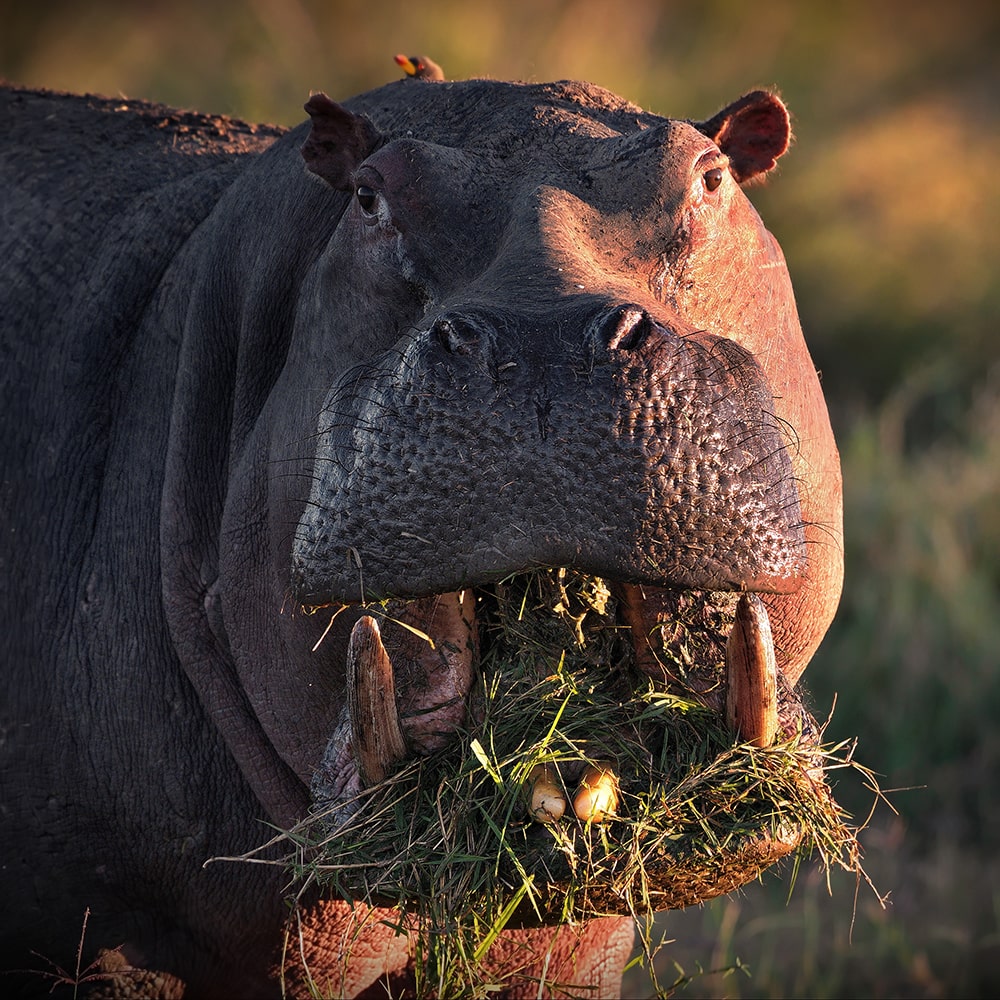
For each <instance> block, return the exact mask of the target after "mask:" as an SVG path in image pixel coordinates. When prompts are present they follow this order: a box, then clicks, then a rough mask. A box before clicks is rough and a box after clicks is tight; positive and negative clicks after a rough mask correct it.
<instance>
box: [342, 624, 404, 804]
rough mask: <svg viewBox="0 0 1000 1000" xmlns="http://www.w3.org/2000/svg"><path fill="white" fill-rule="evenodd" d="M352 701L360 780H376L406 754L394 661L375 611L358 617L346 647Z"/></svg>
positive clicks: (353, 741) (349, 700)
mask: <svg viewBox="0 0 1000 1000" xmlns="http://www.w3.org/2000/svg"><path fill="white" fill-rule="evenodd" d="M347 705H348V711H349V713H350V719H351V744H352V746H353V748H354V758H355V760H356V761H357V764H358V773H359V775H360V778H361V783H362V784H363V785H364V786H365V787H369V786H371V785H377V784H379V783H380V782H382V781H384V780H385V779H386V778H387V777H388V775H389V774H391V773H392V772H393V770H395V768H396V765H398V764H399V762H400V761H402V760H403V759H404V757H405V756H406V741H405V740H404V738H403V730H402V729H401V728H400V724H399V713H398V711H397V709H396V683H395V680H394V678H393V673H392V661H391V660H390V659H389V654H388V653H387V652H386V651H385V646H383V645H382V634H381V632H380V631H379V627H378V623H377V622H376V621H375V619H374V618H372V617H371V616H370V615H365V616H364V617H362V618H359V619H358V620H357V622H355V625H354V628H353V629H352V630H351V640H350V642H349V644H348V647H347Z"/></svg>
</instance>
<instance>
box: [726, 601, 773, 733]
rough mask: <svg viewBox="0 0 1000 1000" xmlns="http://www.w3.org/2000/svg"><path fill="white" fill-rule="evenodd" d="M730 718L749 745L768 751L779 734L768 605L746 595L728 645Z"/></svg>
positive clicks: (740, 603) (737, 612) (740, 604)
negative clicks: (766, 606) (764, 748)
mask: <svg viewBox="0 0 1000 1000" xmlns="http://www.w3.org/2000/svg"><path fill="white" fill-rule="evenodd" d="M726 679H727V684H728V687H727V690H726V717H727V719H728V722H729V725H730V727H731V728H732V729H733V730H734V731H735V732H736V733H737V734H739V736H740V738H741V739H742V740H743V741H744V742H746V743H752V744H753V745H754V746H758V747H766V746H770V745H771V744H772V743H773V742H774V738H775V736H776V734H777V732H778V669H777V665H776V662H775V658H774V641H773V640H772V638H771V623H770V621H769V619H768V617H767V609H766V608H765V607H764V602H763V601H762V600H761V599H760V598H759V597H758V596H757V595H756V594H744V595H743V596H742V597H741V598H740V600H739V603H738V604H737V605H736V620H735V621H734V622H733V630H732V632H730V633H729V639H728V640H727V642H726Z"/></svg>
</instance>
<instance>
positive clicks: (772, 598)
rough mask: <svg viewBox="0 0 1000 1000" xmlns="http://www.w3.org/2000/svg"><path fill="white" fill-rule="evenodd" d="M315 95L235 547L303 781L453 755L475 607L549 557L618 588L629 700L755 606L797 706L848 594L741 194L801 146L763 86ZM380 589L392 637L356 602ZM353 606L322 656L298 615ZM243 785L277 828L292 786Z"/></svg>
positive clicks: (763, 234) (317, 622)
mask: <svg viewBox="0 0 1000 1000" xmlns="http://www.w3.org/2000/svg"><path fill="white" fill-rule="evenodd" d="M306 109H307V111H308V112H309V114H310V117H311V123H310V125H309V130H308V132H306V131H305V130H304V129H303V130H302V131H297V132H296V133H292V135H291V136H290V140H291V141H294V142H296V143H297V145H298V146H299V147H300V148H301V156H302V157H303V158H304V159H305V167H303V165H302V160H301V158H300V159H298V171H299V175H300V176H302V177H303V178H304V179H307V180H308V183H307V184H305V185H304V186H302V187H301V188H300V189H297V190H299V191H300V193H299V194H298V195H297V197H298V199H299V203H298V204H297V205H296V206H293V207H292V208H289V207H288V206H287V205H280V206H276V207H275V208H274V210H273V211H274V214H275V216H278V215H280V214H283V213H287V212H290V211H298V212H300V213H301V215H300V218H308V219H309V224H310V225H313V226H314V227H317V229H316V231H314V232H311V233H310V239H311V240H312V244H311V245H312V246H313V247H315V250H314V251H313V253H314V257H313V263H312V264H311V265H310V267H309V268H308V269H307V270H306V271H305V277H304V278H303V279H302V280H301V285H300V286H299V287H298V288H297V289H296V292H295V319H294V331H293V333H292V337H291V341H290V344H289V345H288V346H287V350H286V351H284V352H283V354H282V363H281V368H280V370H279V373H278V375H277V376H276V380H275V382H274V383H273V385H270V386H267V385H265V386H263V389H262V391H263V392H265V393H267V394H268V397H267V398H268V402H267V405H265V407H264V409H263V411H262V417H261V419H260V420H258V421H257V424H256V429H255V433H258V432H259V433H260V434H261V435H263V436H261V437H257V438H251V439H250V444H249V445H248V446H246V447H243V448H242V449H241V454H242V456H243V457H242V458H241V459H240V464H239V465H238V466H237V467H236V469H235V471H236V475H234V476H231V479H232V481H233V482H234V483H236V484H237V487H238V488H237V489H233V490H231V493H230V497H229V499H228V500H227V513H226V516H225V518H224V520H223V526H222V536H221V537H222V545H221V551H220V577H221V584H220V589H221V590H222V593H223V602H224V606H223V608H222V612H223V616H224V617H225V619H226V631H227V633H228V640H227V641H228V643H229V646H230V648H231V649H232V652H233V656H234V658H235V660H236V663H237V665H238V669H239V670H240V672H241V675H242V678H243V680H242V685H243V689H244V690H245V691H246V692H247V693H248V695H247V696H248V697H249V699H250V701H251V703H252V705H253V710H254V713H255V715H256V718H257V719H258V720H260V724H261V725H263V728H264V730H265V732H266V735H267V750H268V752H270V751H271V750H274V751H276V752H277V754H278V755H279V756H280V758H281V764H280V765H276V768H280V767H286V766H290V767H291V769H292V771H294V773H295V774H296V775H297V776H298V778H299V780H300V781H302V782H304V783H308V782H309V781H311V780H313V779H314V778H315V777H316V775H317V768H318V770H319V772H320V778H319V779H317V780H319V781H320V784H321V785H322V794H321V797H322V798H323V799H324V800H328V799H330V798H331V797H333V798H338V797H342V796H344V795H348V794H349V793H350V790H351V789H352V788H356V787H357V786H358V785H364V784H365V783H371V782H377V781H378V780H379V778H380V777H381V776H383V775H384V774H386V773H388V772H390V771H392V770H393V768H395V767H396V766H397V765H398V762H399V758H400V757H403V756H406V755H410V754H414V753H416V754H422V753H427V752H430V751H434V750H437V749H440V748H441V747H442V745H446V744H447V741H448V737H449V734H450V733H452V732H453V731H454V730H455V728H456V727H457V726H459V725H460V724H461V723H462V722H463V719H464V718H465V712H466V708H465V699H466V695H467V694H468V692H469V691H470V688H471V687H472V686H473V681H474V678H475V676H476V671H477V663H478V658H479V656H480V653H481V652H482V646H481V642H480V635H481V632H482V629H483V627H484V622H483V621H482V615H483V614H484V609H485V607H486V605H485V603H484V602H481V601H480V595H481V593H482V591H483V589H484V588H489V587H491V586H493V585H495V584H496V583H497V582H498V581H502V580H504V579H505V578H507V577H510V576H511V575H512V574H519V573H522V572H524V571H529V570H534V569H537V568H539V567H552V568H559V569H566V570H568V571H575V572H578V573H581V574H588V575H592V576H596V577H600V578H602V579H603V580H604V581H606V583H607V585H608V586H609V587H610V589H611V592H612V593H613V595H614V598H615V605H616V608H617V614H618V617H619V619H620V620H621V622H622V624H624V625H628V626H630V627H631V634H632V638H633V642H634V646H635V663H636V665H637V667H638V671H637V677H638V680H637V684H638V683H639V682H640V681H641V682H642V683H643V684H646V683H648V680H647V679H646V678H649V677H651V678H653V680H654V682H656V683H658V684H665V685H667V686H668V687H670V686H671V685H673V684H675V683H677V682H678V678H677V677H676V676H674V674H673V672H672V670H671V668H670V667H669V666H668V662H669V659H670V658H669V657H665V656H663V655H662V653H663V651H664V649H665V647H667V646H669V645H670V643H671V641H672V639H671V635H672V623H673V621H674V619H675V617H676V616H677V614H678V609H679V608H681V607H687V608H690V607H692V606H694V607H695V608H697V609H701V612H703V613H704V616H705V617H710V618H712V619H713V620H715V621H721V622H722V625H721V627H720V629H719V634H718V635H717V636H716V642H715V648H714V651H712V650H710V653H711V658H713V659H717V657H716V656H715V654H717V653H718V654H719V657H722V656H724V649H725V646H726V642H727V638H726V633H727V632H728V631H729V629H730V628H731V627H732V623H733V620H734V612H735V611H736V610H737V601H736V598H737V597H738V596H739V595H740V594H741V593H742V594H745V595H747V598H748V599H749V598H750V597H752V598H753V602H754V604H753V606H754V608H755V610H754V612H753V614H752V615H750V617H751V618H753V619H754V621H756V622H757V625H758V626H761V627H756V626H755V627H756V632H759V633H760V634H761V635H765V636H766V635H767V634H768V633H769V634H770V636H771V639H770V640H767V641H766V642H765V643H764V645H765V646H766V649H765V651H764V653H763V654H762V655H764V656H766V657H771V658H772V659H773V661H774V662H775V663H776V665H777V672H778V674H779V675H780V677H781V679H782V680H781V683H782V684H783V686H784V689H785V690H790V689H791V688H793V687H794V685H795V683H796V681H797V680H798V678H799V676H800V674H801V673H802V670H803V669H804V667H805V666H806V664H807V663H808V661H809V659H810V657H811V656H812V654H813V652H814V650H815V649H816V647H817V645H818V643H819V641H820V639H821V638H822V636H823V634H824V632H825V631H826V628H827V626H828V625H829V622H830V620H831V618H832V616H833V614H834V611H835V609H836V605H837V602H838V599H839V594H840V586H841V577H842V552H841V543H840V539H841V485H840V471H839V460H838V456H837V451H836V447H835V444H834V441H833V437H832V434H831V430H830V425H829V420H828V416H827V412H826V407H825V405H824V401H823V396H822V393H821V390H820V387H819V382H818V379H817V377H816V373H815V370H814V368H813V365H812V362H811V359H810V357H809V354H808V351H807V349H806V346H805V343H804V341H803V338H802V333H801V330H800V328H799V323H798V318H797V314H796V309H795V303H794V298H793V294H792V289H791V285H790V282H789V278H788V273H787V270H786V267H785V262H784V259H783V257H782V254H781V251H780V249H779V247H778V245H777V243H776V242H775V240H774V238H773V237H772V236H771V235H770V234H769V233H768V232H767V230H766V229H765V228H764V226H763V224H762V223H761V221H760V219H759V217H758V215H757V214H756V212H755V211H754V209H753V207H752V206H751V204H750V202H749V201H748V199H747V197H746V195H745V194H744V192H743V191H742V190H741V184H745V183H747V182H751V181H754V180H756V179H759V178H761V177H762V176H763V175H764V174H766V173H767V172H768V171H769V170H770V169H771V168H772V167H773V166H774V163H775V161H776V159H777V158H778V157H779V156H780V155H781V154H782V153H783V152H784V151H785V149H786V148H787V145H788V142H789V121H788V115H787V112H786V110H785V108H784V106H783V105H782V103H781V102H780V100H779V99H778V98H777V97H775V96H773V95H771V94H768V93H764V92H755V93H751V94H748V95H746V96H745V97H743V98H741V99H740V100H738V101H736V102H735V103H734V104H732V105H731V106H729V107H727V108H726V109H724V110H723V111H721V112H720V113H719V114H718V115H716V116H715V117H714V118H712V119H711V120H709V121H706V122H700V123H698V122H688V121H676V120H671V119H665V118H661V117H658V116H656V115H653V114H649V113H647V112H644V111H642V110H641V109H639V108H637V107H635V106H634V105H631V104H629V103H627V102H626V101H624V100H622V99H621V98H618V97H616V96H614V95H613V94H610V93H608V92H607V91H605V90H602V89H600V88H597V87H593V86H590V85H587V84H580V83H556V84H547V85H522V84H509V83H499V82H494V81H485V80H472V81H464V82H460V83H439V82H434V83H431V82H425V81H418V82H416V83H414V82H413V81H412V80H411V81H406V82H402V81H401V82H399V83H397V84H394V85H390V86H387V87H383V88H381V89H379V90H375V91H372V92H370V93H368V94H365V95H362V96H361V97H358V98H354V99H352V100H351V101H350V102H348V103H347V105H345V106H341V105H338V104H335V103H333V102H332V101H330V100H329V99H328V98H326V97H325V96H323V95H315V96H314V97H312V98H311V99H310V101H309V103H308V104H307V105H306ZM282 169H283V170H286V169H287V170H291V169H292V168H291V166H288V167H282ZM303 206H304V207H303ZM286 225H287V224H286ZM279 249H280V248H279ZM261 349H263V348H261ZM241 351H242V352H243V353H244V354H246V355H247V357H248V358H249V355H250V352H249V350H248V349H246V348H241ZM250 364H251V361H250V360H248V361H247V365H248V366H249V365H250ZM258 382H259V379H258ZM243 469H247V470H250V471H249V472H248V473H247V475H246V476H244V475H242V472H241V470H243ZM254 469H257V470H263V472H256V473H254V472H253V471H252V470H254ZM254 475H256V476H257V478H256V479H254V478H253V476H254ZM241 490H242V494H241V492H240V491H241ZM248 524H250V525H251V526H252V525H259V526H260V528H261V529H262V530H263V531H264V532H265V534H264V535H262V536H261V537H265V538H269V542H268V543H267V544H268V545H269V547H270V550H271V552H272V553H273V555H272V566H271V573H270V579H269V580H268V581H265V582H266V585H267V589H266V592H265V593H263V594H262V593H261V592H259V590H257V591H255V587H256V586H257V585H256V584H255V580H256V578H255V577H254V576H253V575H252V574H250V573H248V571H247V570H248V565H247V558H248V557H247V556H246V554H245V553H246V552H248V551H250V550H251V548H252V547H253V546H254V545H255V544H256V543H254V542H253V539H252V538H250V537H248V531H250V530H253V531H257V528H252V529H250V528H248V527H247V525H248ZM233 539H236V540H237V541H238V542H239V544H230V542H231V540H233ZM289 560H290V566H289ZM386 600H390V601H391V602H392V603H391V606H390V607H389V609H388V614H387V616H386V618H385V620H384V621H385V623H384V624H383V627H382V628H381V629H379V628H378V627H377V626H373V623H372V620H371V618H369V617H367V615H366V611H365V607H364V605H372V604H374V603H377V602H381V601H386ZM744 603H746V602H744ZM342 605H347V606H348V610H347V611H346V612H345V613H343V614H340V615H338V616H337V617H336V618H335V619H334V622H333V624H332V626H331V627H330V628H329V631H328V633H327V634H325V635H323V637H322V642H320V641H319V640H320V638H321V635H322V634H323V633H324V629H325V628H326V625H327V623H329V620H330V614H329V613H325V614H323V615H313V616H309V615H305V614H302V613H301V610H296V609H301V608H307V609H310V608H316V607H332V608H334V609H336V608H339V607H341V606H342ZM278 606H281V607H283V609H284V614H282V615H281V616H280V619H281V621H280V623H279V624H278V625H277V626H276V628H277V630H278V632H279V633H280V635H279V636H278V638H277V639H276V640H275V639H273V638H272V639H266V638H265V639H263V640H262V638H261V635H262V631H263V630H266V629H269V628H274V627H275V626H271V625H267V624H264V623H262V619H261V611H262V608H266V607H271V608H273V607H278ZM744 617H746V614H744ZM768 619H769V625H770V628H769V629H768V628H767V627H766V626H767V624H768V621H767V620H768ZM268 620H271V619H270V618H269V619H268ZM234 623H240V624H239V627H238V628H237V627H236V625H235V624H234ZM415 632H418V633H421V634H422V635H424V636H428V637H430V639H431V642H427V641H426V640H425V639H420V638H417V637H416V635H415ZM755 634H756V633H755ZM772 642H773V654H772V651H771V645H772ZM262 645H266V646H267V647H268V648H270V649H271V650H272V654H271V655H270V656H269V657H268V659H267V661H262V660H261V658H260V656H259V655H255V653H254V650H255V649H260V648H261V647H262ZM314 647H315V649H314V650H313V648H314ZM720 647H721V649H722V650H723V652H721V653H720V652H719V650H720ZM311 650H313V651H312V652H310V651H311ZM699 655H701V654H699ZM688 673H689V674H690V676H692V677H695V678H696V676H697V671H689V672H688ZM643 675H645V677H644V676H643ZM689 680H690V678H689ZM694 687H695V693H696V694H697V693H698V684H697V682H695V684H694ZM365 691H367V692H368V694H367V695H366V694H365V693H364V692H365ZM303 692H307V693H308V697H307V698H306V699H305V701H303V698H302V693H303ZM386 692H388V694H387V693H386ZM393 692H394V694H393ZM707 700H709V701H711V699H707ZM380 706H381V707H380ZM349 707H350V710H349ZM366 719H367V720H373V719H374V720H377V722H375V723H373V722H371V721H368V722H366V721H365V720H366ZM256 724H257V723H254V725H256ZM373 726H374V728H375V729H377V730H378V733H377V734H375V735H372V733H371V730H372V727H373ZM331 734H332V735H331ZM260 745H262V746H263V745H264V744H263V743H262V742H261V744H260ZM320 759H322V762H323V763H322V764H321V765H320V764H319V761H320ZM247 767H248V769H249V770H251V771H254V770H256V772H257V777H256V779H255V780H256V786H257V788H258V795H259V796H260V797H261V798H262V800H264V801H265V802H266V803H270V804H271V813H272V815H274V816H277V817H282V816H284V817H285V818H294V816H295V813H296V811H297V810H298V809H299V808H300V807H299V806H296V805H294V803H293V799H294V796H291V795H288V794H285V793H280V792H279V793H276V794H274V789H276V788H278V787H279V785H280V781H279V778H281V781H287V771H285V772H282V771H280V770H277V769H276V770H275V771H274V773H273V776H272V777H268V776H267V774H265V776H264V777H263V778H261V777H260V774H259V772H260V770H261V769H260V766H259V764H258V762H257V761H256V760H251V761H250V763H249V764H248V765H247ZM267 773H271V772H267ZM282 775H284V777H282ZM314 794H315V784H314ZM274 803H277V804H276V805H275V804H274ZM289 803H292V804H289Z"/></svg>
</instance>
